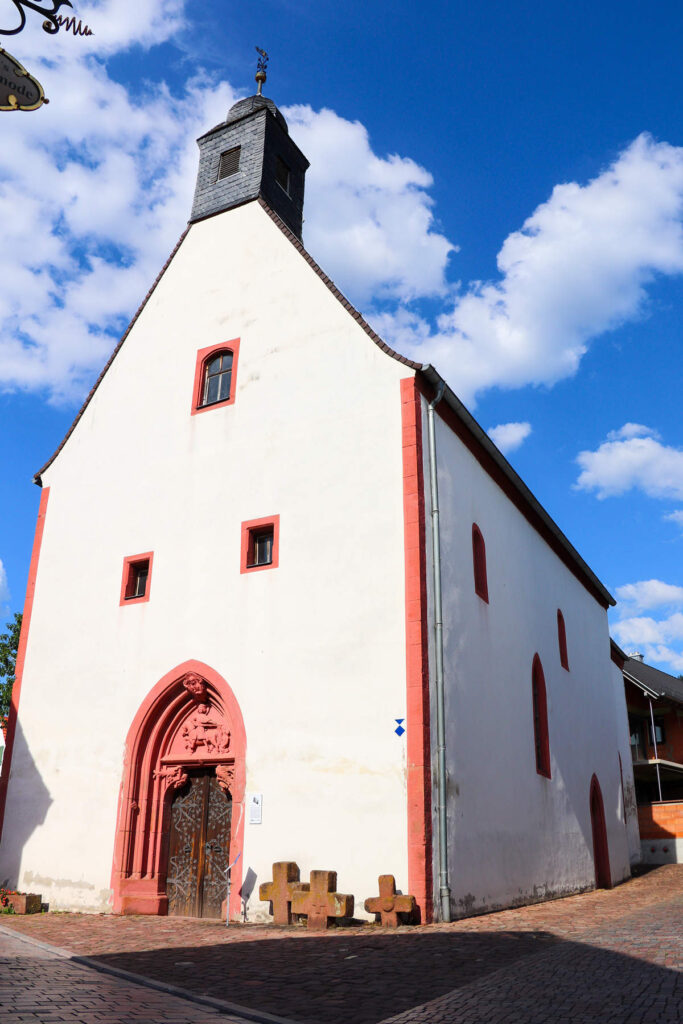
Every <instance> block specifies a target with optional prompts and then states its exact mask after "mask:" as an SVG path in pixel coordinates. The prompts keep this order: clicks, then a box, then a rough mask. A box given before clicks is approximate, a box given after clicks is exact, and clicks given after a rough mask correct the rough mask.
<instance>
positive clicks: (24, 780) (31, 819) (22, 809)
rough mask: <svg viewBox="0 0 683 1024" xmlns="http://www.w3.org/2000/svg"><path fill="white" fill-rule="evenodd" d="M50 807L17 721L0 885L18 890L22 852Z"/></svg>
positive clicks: (0, 848) (0, 856)
mask: <svg viewBox="0 0 683 1024" xmlns="http://www.w3.org/2000/svg"><path fill="white" fill-rule="evenodd" d="M51 803H52V797H51V796H50V791H49V790H48V788H47V786H46V785H45V783H44V782H43V777H42V775H41V774H40V772H39V771H38V768H37V766H36V763H35V761H34V760H33V757H32V756H31V751H30V750H29V747H28V743H27V742H26V737H25V736H24V731H23V729H22V728H21V722H19V721H18V722H17V726H16V732H15V734H14V749H13V751H12V765H11V775H10V780H9V789H8V793H7V804H6V806H5V822H4V826H3V830H2V840H0V885H3V886H8V887H9V888H10V889H16V888H18V887H20V886H21V879H20V878H19V877H18V874H19V868H20V865H21V854H22V851H23V849H24V846H25V845H26V843H27V841H28V839H29V837H30V836H31V835H32V834H33V832H34V831H35V830H36V829H37V828H39V826H40V825H42V824H43V822H44V821H45V818H46V815H47V812H48V809H49V807H50V804H51Z"/></svg>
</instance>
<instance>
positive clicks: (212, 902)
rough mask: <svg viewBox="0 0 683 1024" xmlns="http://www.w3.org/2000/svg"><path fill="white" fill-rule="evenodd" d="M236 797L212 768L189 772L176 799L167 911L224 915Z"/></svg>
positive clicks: (172, 811) (184, 915)
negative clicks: (233, 798)
mask: <svg viewBox="0 0 683 1024" xmlns="http://www.w3.org/2000/svg"><path fill="white" fill-rule="evenodd" d="M231 818H232V800H231V798H230V794H229V793H225V792H223V790H222V789H221V788H220V786H219V785H218V780H217V778H216V773H215V770H214V769H213V768H207V769H203V770H198V771H192V772H190V773H189V778H188V781H187V782H186V783H185V785H184V786H183V787H182V789H179V790H178V791H177V792H176V793H175V794H174V797H173V803H172V805H171V828H170V835H169V851H168V872H167V878H166V895H167V896H168V913H169V914H170V915H176V916H180V917H214V918H220V916H221V904H222V902H223V900H224V899H225V897H226V893H227V884H228V863H229V853H230V822H231Z"/></svg>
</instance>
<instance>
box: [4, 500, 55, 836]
mask: <svg viewBox="0 0 683 1024" xmlns="http://www.w3.org/2000/svg"><path fill="white" fill-rule="evenodd" d="M49 497H50V488H49V487H45V488H44V489H43V490H42V492H41V495H40V507H39V508H38V519H37V522H36V532H35V535H34V538H33V550H32V552H31V564H30V566H29V570H28V584H27V586H26V600H25V601H24V617H23V619H22V622H21V633H20V635H19V647H18V648H17V661H16V667H15V671H14V686H13V687H12V700H11V702H10V710H9V715H8V717H7V732H6V737H5V754H4V757H3V761H2V775H1V776H0V838H1V837H2V826H3V822H4V820H5V804H6V802H7V787H8V785H9V774H10V768H11V766H12V750H13V749H14V735H15V733H16V729H17V715H18V713H19V697H20V696H21V682H22V679H23V677H24V662H25V660H26V645H27V644H28V632H29V629H30V627H31V615H32V613H33V598H34V596H35V592H36V577H37V575H38V561H39V559H40V548H41V545H42V543H43V531H44V529H45V514H46V512H47V501H48V498H49Z"/></svg>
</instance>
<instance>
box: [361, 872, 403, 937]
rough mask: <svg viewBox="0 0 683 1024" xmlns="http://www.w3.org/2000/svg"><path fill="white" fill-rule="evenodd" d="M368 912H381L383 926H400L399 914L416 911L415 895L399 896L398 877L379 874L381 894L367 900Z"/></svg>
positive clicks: (366, 907)
mask: <svg viewBox="0 0 683 1024" xmlns="http://www.w3.org/2000/svg"><path fill="white" fill-rule="evenodd" d="M365 909H366V910H367V912H368V914H379V915H380V917H381V919H382V927H383V928H396V927H398V915H399V914H410V915H411V917H412V915H413V914H414V912H415V897H414V896H397V895H396V879H395V878H394V876H393V875H380V876H379V896H373V897H372V898H371V899H369V900H366V901H365Z"/></svg>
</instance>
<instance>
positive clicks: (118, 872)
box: [112, 661, 246, 918]
mask: <svg viewBox="0 0 683 1024" xmlns="http://www.w3.org/2000/svg"><path fill="white" fill-rule="evenodd" d="M245 757H246V734H245V731H244V722H243V719H242V713H241V711H240V708H239V704H238V703H237V700H236V698H235V695H234V694H233V692H232V690H231V689H230V687H229V686H228V684H227V683H226V681H225V679H223V677H222V676H220V675H219V674H218V673H217V672H215V671H214V670H213V669H212V668H210V667H209V666H208V665H204V664H203V663H202V662H200V661H186V662H184V663H183V664H182V665H178V667H177V668H175V669H173V670H172V671H171V672H168V673H167V674H166V675H165V676H164V677H163V679H161V680H159V682H158V683H157V684H156V686H155V687H154V688H153V689H152V690H151V691H150V693H149V694H148V695H147V697H146V699H145V700H144V701H143V703H142V705H141V707H140V709H139V711H138V713H137V714H136V716H135V719H134V720H133V724H132V725H131V727H130V730H129V732H128V736H127V739H126V750H125V756H124V768H123V781H122V784H121V794H120V798H119V811H118V820H117V828H116V842H115V848H114V864H113V868H112V888H113V890H114V911H115V913H123V914H167V913H168V894H167V891H166V880H167V875H168V867H169V833H170V829H171V808H172V805H173V802H174V797H178V796H180V795H182V794H183V793H185V792H187V791H188V790H190V789H193V788H194V787H195V782H196V780H197V779H199V778H206V779H208V780H209V782H207V785H206V788H207V793H208V792H209V789H210V790H211V792H213V793H214V800H215V799H216V797H217V796H220V795H221V794H222V796H223V797H224V798H225V800H226V803H229V804H230V806H231V812H232V813H231V819H232V822H231V827H230V832H229V851H225V853H226V856H227V863H233V862H234V861H235V859H236V858H237V856H238V854H239V853H241V851H242V844H243V838H244V813H243V812H244V786H245ZM209 783H210V785H209ZM227 834H228V833H226V835H227ZM241 883H242V858H241V857H240V858H239V860H237V863H236V864H235V866H234V868H233V870H232V878H231V895H230V916H231V917H232V918H234V917H237V916H239V910H240V886H241ZM200 902H201V899H200Z"/></svg>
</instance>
